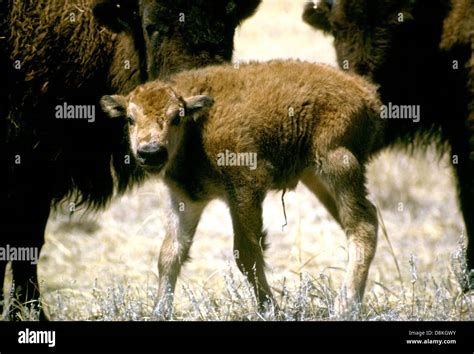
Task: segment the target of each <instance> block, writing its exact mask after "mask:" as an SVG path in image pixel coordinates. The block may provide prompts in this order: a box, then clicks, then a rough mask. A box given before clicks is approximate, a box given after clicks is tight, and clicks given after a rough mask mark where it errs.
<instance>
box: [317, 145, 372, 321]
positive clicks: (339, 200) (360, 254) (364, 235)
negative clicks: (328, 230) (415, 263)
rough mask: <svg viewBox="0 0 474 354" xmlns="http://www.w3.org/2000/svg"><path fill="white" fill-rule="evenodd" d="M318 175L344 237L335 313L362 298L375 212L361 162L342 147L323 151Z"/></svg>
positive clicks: (357, 303) (358, 302)
mask: <svg viewBox="0 0 474 354" xmlns="http://www.w3.org/2000/svg"><path fill="white" fill-rule="evenodd" d="M327 156H328V158H327V163H326V165H325V166H324V167H323V173H322V175H321V177H322V178H323V179H324V180H325V182H327V184H328V186H330V188H331V189H332V192H333V195H334V199H335V202H336V205H337V210H338V211H339V216H340V221H341V225H342V227H343V228H344V231H345V233H346V236H347V241H348V247H347V248H348V264H347V270H346V276H345V279H344V282H343V286H342V289H341V293H340V295H339V297H338V301H337V302H336V311H338V312H339V313H342V312H346V311H350V310H351V309H352V307H354V306H355V307H357V306H358V305H359V304H360V302H361V301H362V299H363V296H364V290H365V283H366V281H367V276H368V272H369V267H370V264H371V262H372V259H373V257H374V254H375V248H376V245H377V227H378V221H377V213H376V209H375V206H374V205H373V204H372V203H371V202H370V201H369V200H368V199H367V190H366V188H365V175H364V172H365V171H364V166H363V165H361V164H360V163H359V161H358V160H357V158H356V157H355V156H354V155H353V154H352V153H351V152H350V151H349V150H347V149H346V148H338V149H335V150H333V151H331V152H330V153H329V154H327Z"/></svg>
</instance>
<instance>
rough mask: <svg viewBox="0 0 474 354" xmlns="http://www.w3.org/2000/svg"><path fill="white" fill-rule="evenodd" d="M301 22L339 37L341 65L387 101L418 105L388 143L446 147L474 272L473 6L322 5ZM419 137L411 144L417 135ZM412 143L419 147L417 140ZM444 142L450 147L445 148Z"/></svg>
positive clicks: (390, 1) (446, 0)
mask: <svg viewBox="0 0 474 354" xmlns="http://www.w3.org/2000/svg"><path fill="white" fill-rule="evenodd" d="M303 19H304V20H305V21H306V22H307V23H308V24H310V25H312V26H313V27H315V28H318V29H322V30H323V31H324V32H326V33H330V34H332V35H333V36H334V38H335V42H334V43H335V48H336V52H337V57H338V61H339V64H340V66H341V68H343V69H349V70H352V71H354V72H356V73H359V74H362V75H365V76H367V77H369V78H371V79H372V80H373V81H374V82H375V83H377V84H378V85H380V88H379V92H380V94H381V98H382V100H383V102H384V103H385V104H388V103H389V102H391V103H392V104H396V105H419V106H420V109H421V120H420V121H419V122H418V123H415V122H413V121H411V120H407V119H392V120H389V121H388V122H387V130H386V137H385V145H386V146H393V145H404V146H408V147H422V146H426V145H427V144H429V143H431V142H433V141H434V142H436V143H437V144H438V146H439V147H440V148H443V147H446V146H448V147H449V150H450V152H451V154H452V161H453V167H454V169H455V172H456V177H457V182H458V188H459V204H460V207H461V210H462V213H463V216H464V222H465V225H466V233H467V236H468V246H467V254H466V257H467V267H468V270H469V271H470V272H471V277H470V279H469V276H466V277H465V279H463V280H462V282H461V285H462V287H463V289H464V290H466V291H467V290H468V289H470V288H471V289H472V288H473V287H474V282H473V277H472V275H473V270H474V149H473V145H472V144H473V142H474V55H473V48H474V2H473V1H472V0H383V1H382V0H377V1H371V0H360V1H351V0H322V1H319V3H317V4H314V3H308V4H307V5H306V7H305V10H304V13H303ZM417 136H418V137H421V139H420V138H418V139H414V138H415V137H417ZM414 141H415V144H413V142H414ZM446 143H447V144H446Z"/></svg>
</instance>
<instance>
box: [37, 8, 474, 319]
mask: <svg viewBox="0 0 474 354" xmlns="http://www.w3.org/2000/svg"><path fill="white" fill-rule="evenodd" d="M303 3H304V1H295V0H265V1H264V3H263V4H262V6H261V8H260V9H259V12H258V13H257V14H256V15H255V16H254V17H253V18H252V19H250V20H248V21H247V22H245V23H244V25H243V27H242V28H241V29H239V30H238V32H237V36H236V53H235V58H234V60H235V61H242V60H251V59H253V60H268V59H271V58H288V57H290V58H301V59H305V60H311V61H323V62H326V63H330V64H333V65H335V64H334V63H335V53H334V49H333V48H332V39H331V38H329V37H324V36H323V35H321V34H320V33H317V32H315V31H313V30H312V29H311V28H309V27H308V26H306V25H305V24H304V23H303V22H302V21H301V19H300V17H301V10H302V6H303ZM269 104H271V102H270V103H269ZM368 175H369V182H368V187H369V190H370V197H371V199H372V200H373V201H374V203H375V204H376V205H377V206H378V207H379V209H380V212H381V214H382V216H383V219H384V222H385V225H386V228H387V231H388V235H389V238H390V240H391V242H392V245H393V249H394V255H395V257H396V259H397V261H398V263H399V266H400V270H401V277H402V279H401V281H402V283H403V288H404V290H402V286H401V282H400V279H399V275H398V272H397V270H396V266H395V262H394V258H393V254H392V253H391V251H390V248H389V246H388V242H387V240H386V239H385V238H384V236H383V234H382V233H381V232H380V233H379V243H378V249H377V254H376V257H375V260H374V262H373V265H372V268H371V272H370V277H369V282H368V285H367V297H366V304H367V307H366V309H365V311H364V315H363V316H362V318H363V319H370V320H374V319H386V320H404V319H439V320H448V319H471V320H472V319H474V311H473V305H472V301H471V299H469V298H465V297H462V296H460V291H459V286H458V283H457V280H456V276H455V274H454V273H455V270H456V269H457V268H458V266H459V262H458V261H456V259H454V258H455V256H456V252H457V253H459V250H460V246H459V240H460V236H461V235H462V230H463V222H462V219H461V217H460V213H459V210H458V207H457V204H456V199H455V188H454V182H453V176H452V171H451V169H450V168H449V159H448V157H447V156H444V157H443V158H442V159H441V161H440V163H438V161H437V154H436V153H435V152H434V151H433V149H429V151H428V153H426V154H424V153H423V154H419V155H417V156H414V157H413V156H409V155H407V154H405V153H395V152H386V153H383V154H382V155H381V156H380V157H378V158H377V159H376V160H375V161H374V162H373V163H371V164H370V166H369V173H368ZM280 198H281V193H272V194H270V195H269V196H268V197H267V199H266V200H265V205H264V223H265V226H266V227H267V229H268V231H269V238H268V239H269V241H270V248H269V250H268V252H267V262H268V271H267V274H268V277H269V281H270V283H271V284H272V285H273V287H274V289H275V292H276V294H277V300H278V301H280V305H281V307H282V308H283V309H284V313H285V316H286V318H287V319H307V318H309V319H325V318H328V307H329V306H330V303H331V302H332V301H333V299H334V293H335V291H337V289H338V287H339V285H340V284H341V279H342V277H343V275H344V268H345V258H346V253H345V235H344V233H343V232H342V231H341V230H340V228H339V227H338V225H337V224H336V223H335V222H334V221H333V220H332V219H331V217H330V216H329V215H328V214H327V212H326V211H325V209H323V208H322V206H321V204H320V203H319V202H318V201H317V200H316V199H315V197H314V196H313V195H312V194H311V193H310V192H308V191H307V190H306V189H305V188H304V187H303V186H301V185H300V186H298V187H297V189H296V191H292V192H287V194H286V196H285V203H286V213H287V217H288V225H287V226H286V227H285V228H284V229H282V225H283V224H284V223H285V220H284V217H283V210H282V205H281V201H280ZM400 203H401V204H400ZM80 214H81V213H80V212H76V213H74V214H73V215H72V216H71V217H69V216H68V215H67V214H61V213H57V214H56V215H54V216H53V217H52V218H51V220H50V222H49V223H48V226H47V232H46V234H47V237H46V239H47V242H46V245H45V247H44V249H43V252H42V257H41V260H40V267H39V274H40V277H41V278H42V283H41V287H42V290H43V294H44V298H45V300H46V302H47V303H48V304H49V311H50V312H51V315H52V318H53V319H99V320H102V319H110V320H114V319H115V320H120V319H136V320H143V319H148V318H150V311H151V306H152V304H153V301H154V294H155V292H156V284H157V269H156V264H157V258H158V252H159V249H160V245H161V242H162V240H163V237H164V223H165V221H166V191H165V188H164V186H163V185H162V184H161V183H160V182H159V181H152V180H150V181H148V182H147V183H146V184H145V185H144V186H143V187H141V188H137V189H136V190H135V191H134V192H133V193H129V194H127V195H125V196H123V197H121V198H118V199H117V200H115V201H114V202H113V203H112V205H111V207H110V208H109V209H108V210H106V211H105V212H103V213H97V214H94V215H87V216H80ZM191 256H192V260H191V262H189V263H188V264H187V265H186V266H185V267H184V269H183V272H182V275H181V277H180V280H179V282H178V291H177V295H176V301H175V304H176V315H175V318H176V319H186V320H192V319H214V320H216V319H217V320H222V319H259V317H258V315H256V314H255V306H254V303H253V300H252V297H251V296H250V295H249V294H250V293H249V291H248V288H246V283H245V282H244V281H243V277H242V276H241V275H240V273H239V271H238V269H237V267H236V266H235V265H234V262H233V258H232V226H231V221H230V217H229V215H228V210H227V207H226V206H225V205H224V204H223V203H222V202H218V201H216V202H213V203H212V204H211V205H209V206H208V208H207V209H206V211H205V213H204V216H203V219H202V220H201V223H200V225H199V228H198V230H197V234H196V237H195V242H194V245H193V247H192V250H191ZM412 256H413V257H414V258H413V259H414V264H415V266H416V272H413V267H412V266H410V259H411V257H412ZM453 259H454V260H453ZM415 278H416V281H415V282H414V283H412V280H415ZM183 286H185V288H183ZM413 290H414V293H413ZM282 291H283V292H282ZM413 294H414V296H412V295H413ZM269 318H271V317H269Z"/></svg>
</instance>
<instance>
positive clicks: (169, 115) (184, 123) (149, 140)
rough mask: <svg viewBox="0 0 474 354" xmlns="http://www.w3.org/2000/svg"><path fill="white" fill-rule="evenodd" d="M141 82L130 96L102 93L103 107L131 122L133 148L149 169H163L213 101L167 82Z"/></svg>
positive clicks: (154, 170) (129, 128)
mask: <svg viewBox="0 0 474 354" xmlns="http://www.w3.org/2000/svg"><path fill="white" fill-rule="evenodd" d="M152 85H156V84H154V83H151V84H148V85H144V86H140V87H138V88H137V89H135V90H134V91H132V92H131V93H130V94H129V95H128V96H121V95H112V96H104V97H102V99H101V101H100V103H101V107H102V110H103V111H104V112H105V113H106V114H107V115H108V116H109V117H111V118H114V119H117V118H119V119H124V120H126V122H127V123H126V124H127V125H128V132H129V140H130V148H131V151H132V154H133V156H134V157H135V159H136V160H137V161H138V163H139V164H140V165H141V166H142V167H144V168H145V169H146V170H148V171H150V172H160V171H161V170H163V169H164V168H165V166H166V164H167V163H168V162H169V161H172V160H173V159H174V157H175V156H176V153H177V151H178V149H179V147H180V145H181V143H182V141H183V137H184V135H185V132H186V129H188V128H189V125H190V124H196V121H197V120H198V119H200V118H201V117H205V116H206V115H207V113H208V111H209V110H210V109H211V107H212V106H213V104H214V100H213V99H212V98H211V97H209V96H204V95H198V96H192V97H188V98H183V97H181V96H179V95H178V94H177V93H176V92H175V91H174V90H173V89H171V88H170V87H167V86H164V85H163V86H159V87H156V86H153V87H151V86H152Z"/></svg>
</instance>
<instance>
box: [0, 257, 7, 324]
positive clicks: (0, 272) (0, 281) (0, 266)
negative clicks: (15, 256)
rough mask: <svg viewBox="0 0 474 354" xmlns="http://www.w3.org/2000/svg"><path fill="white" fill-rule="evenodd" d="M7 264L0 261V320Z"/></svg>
mask: <svg viewBox="0 0 474 354" xmlns="http://www.w3.org/2000/svg"><path fill="white" fill-rule="evenodd" d="M6 265H7V262H5V261H3V260H0V320H1V319H2V317H3V309H4V301H5V297H4V296H3V288H4V286H3V285H4V283H5V268H6Z"/></svg>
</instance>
